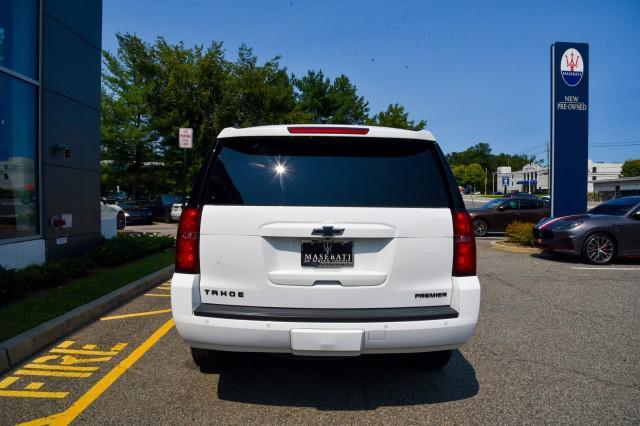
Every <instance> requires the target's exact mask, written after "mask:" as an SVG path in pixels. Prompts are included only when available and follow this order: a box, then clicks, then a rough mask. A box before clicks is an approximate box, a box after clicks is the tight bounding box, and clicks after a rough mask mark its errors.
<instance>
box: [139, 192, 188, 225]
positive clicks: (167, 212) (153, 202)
mask: <svg viewBox="0 0 640 426" xmlns="http://www.w3.org/2000/svg"><path fill="white" fill-rule="evenodd" d="M181 202H182V197H180V196H179V195H171V194H160V195H156V196H154V197H151V198H149V200H148V201H147V202H146V203H144V206H145V207H147V208H149V209H151V211H152V212H153V218H154V219H157V220H162V221H164V222H166V223H170V222H171V208H172V206H173V205H174V204H176V203H181Z"/></svg>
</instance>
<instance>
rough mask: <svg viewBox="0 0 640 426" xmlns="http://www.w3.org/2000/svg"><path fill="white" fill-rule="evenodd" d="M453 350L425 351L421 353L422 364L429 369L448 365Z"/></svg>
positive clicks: (437, 368)
mask: <svg viewBox="0 0 640 426" xmlns="http://www.w3.org/2000/svg"><path fill="white" fill-rule="evenodd" d="M451 352H452V351H451V350H448V351H436V352H425V353H423V354H420V364H421V366H422V367H423V368H426V369H427V370H440V369H441V368H444V367H446V365H447V364H448V363H449V360H450V359H451Z"/></svg>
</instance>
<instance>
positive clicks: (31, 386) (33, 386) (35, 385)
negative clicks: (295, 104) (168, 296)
mask: <svg viewBox="0 0 640 426" xmlns="http://www.w3.org/2000/svg"><path fill="white" fill-rule="evenodd" d="M43 386H44V383H43V382H31V383H29V384H28V385H27V386H25V389H26V390H38V389H40V388H41V387H43Z"/></svg>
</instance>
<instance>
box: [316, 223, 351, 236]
mask: <svg viewBox="0 0 640 426" xmlns="http://www.w3.org/2000/svg"><path fill="white" fill-rule="evenodd" d="M343 232H344V228H334V227H333V226H323V227H322V228H314V229H313V231H312V232H311V235H322V236H324V237H333V236H335V235H342V233H343Z"/></svg>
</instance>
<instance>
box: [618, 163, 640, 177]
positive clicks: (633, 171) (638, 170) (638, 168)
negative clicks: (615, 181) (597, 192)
mask: <svg viewBox="0 0 640 426" xmlns="http://www.w3.org/2000/svg"><path fill="white" fill-rule="evenodd" d="M620 176H621V177H632V176H640V159H638V160H627V161H625V162H624V163H623V164H622V172H621V173H620Z"/></svg>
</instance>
